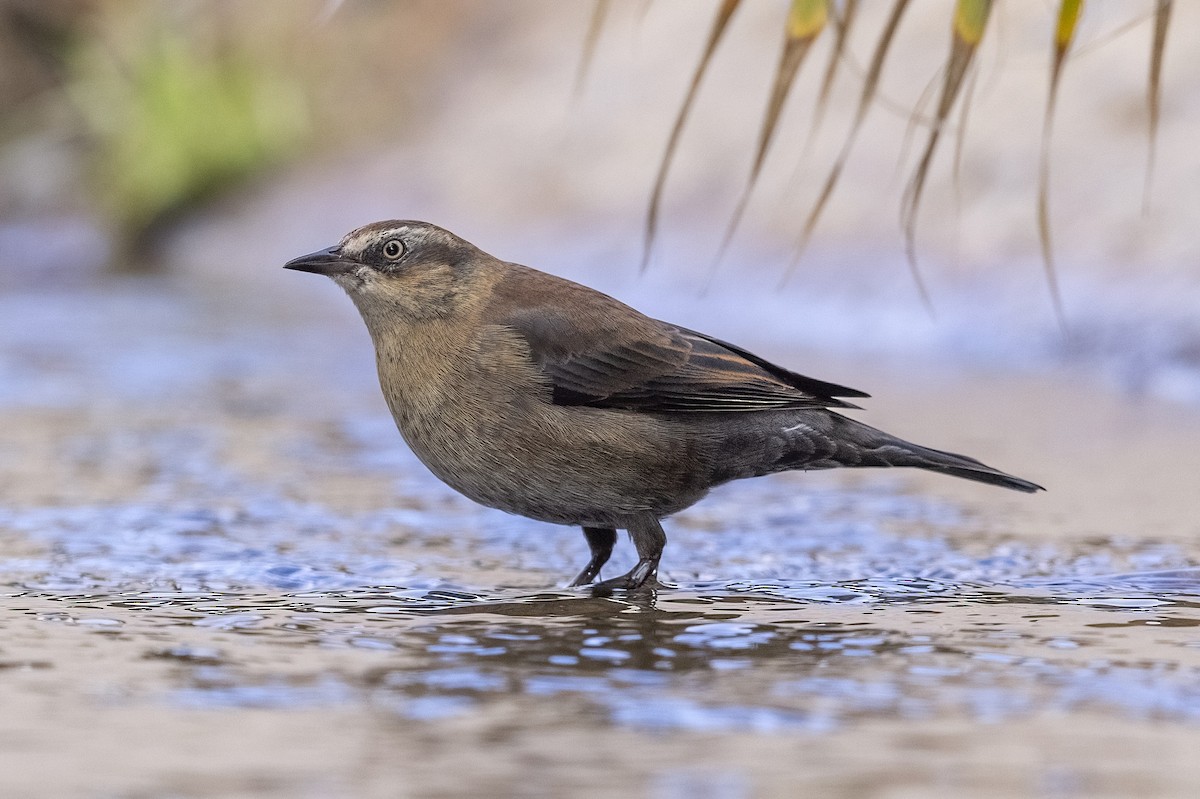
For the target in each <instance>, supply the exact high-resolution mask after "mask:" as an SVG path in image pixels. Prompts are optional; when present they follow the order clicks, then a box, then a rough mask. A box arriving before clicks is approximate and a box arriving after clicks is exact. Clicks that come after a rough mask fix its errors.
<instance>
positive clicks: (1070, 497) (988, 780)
mask: <svg viewBox="0 0 1200 799" xmlns="http://www.w3.org/2000/svg"><path fill="white" fill-rule="evenodd" d="M133 285H134V288H132V289H131V288H129V287H125V288H123V289H120V290H117V291H116V292H115V294H113V293H107V294H102V295H99V296H93V295H89V294H86V293H85V294H84V295H81V296H79V297H76V298H74V299H71V298H67V299H64V298H63V297H59V296H49V297H40V298H38V297H31V298H24V299H21V300H19V302H20V303H21V304H22V307H28V308H34V309H35V310H37V309H38V308H39V307H40V311H39V313H40V314H41V316H42V317H43V318H54V316H55V314H62V315H63V317H64V318H68V317H69V318H74V319H76V320H77V325H78V327H77V328H76V329H74V330H71V331H69V332H68V333H61V332H60V333H57V334H56V333H54V332H53V331H50V330H49V329H47V330H46V331H43V333H42V334H39V335H37V336H34V335H31V334H29V332H28V331H22V330H17V329H15V327H9V328H6V329H5V330H4V340H3V346H4V351H5V352H6V353H7V355H8V358H7V366H6V368H7V369H8V370H9V373H8V374H7V376H6V377H7V379H8V387H7V388H6V390H5V392H4V394H3V396H0V400H3V402H2V403H0V424H2V425H3V427H4V429H5V431H6V432H5V435H4V437H3V444H2V445H0V496H2V498H3V501H2V504H0V595H2V597H3V598H2V599H0V606H2V607H3V609H4V612H3V614H2V615H0V707H3V708H5V712H4V713H3V714H2V715H0V759H2V760H3V761H4V762H5V764H6V765H5V768H4V769H0V795H3V796H22V797H41V796H45V797H100V796H102V797H149V796H180V797H241V796H280V797H285V796H286V797H304V796H314V797H317V796H319V797H337V796H347V797H349V796H355V797H357V796H368V797H370V796H413V797H425V796H446V797H450V796H462V795H467V794H475V795H481V796H562V795H572V796H609V795H618V794H619V795H624V796H651V797H720V798H721V799H724V797H750V796H804V795H811V796H828V797H843V796H844V797H857V796H881V797H908V796H913V797H916V796H922V797H924V796H947V797H950V796H963V795H971V796H985V797H986V796H996V797H1000V796H1045V797H1075V796H1078V797H1109V796H1111V797H1124V796H1134V795H1136V796H1180V797H1183V796H1193V795H1195V794H1196V792H1197V791H1198V790H1200V765H1197V762H1196V758H1195V756H1194V753H1195V752H1196V751H1197V749H1198V747H1200V568H1198V567H1197V564H1200V537H1198V536H1197V530H1196V525H1195V522H1194V517H1195V513H1194V510H1195V507H1196V501H1195V499H1194V489H1193V488H1192V487H1191V482H1192V479H1191V476H1192V475H1195V474H1197V473H1200V469H1198V467H1200V462H1198V461H1200V455H1198V454H1197V453H1198V452H1200V447H1198V446H1197V444H1198V443H1200V414H1198V413H1197V412H1196V411H1195V410H1194V409H1191V408H1187V407H1183V406H1173V405H1170V404H1167V403H1163V402H1159V401H1152V400H1146V401H1137V400H1134V399H1131V398H1128V397H1123V396H1121V395H1118V394H1115V393H1113V392H1111V391H1109V390H1108V389H1107V388H1105V387H1104V386H1103V385H1101V384H1099V383H1096V382H1091V381H1089V380H1088V379H1086V378H1084V377H1081V376H1074V375H1061V376H1057V377H1051V376H1045V375H1031V374H1025V375H1012V374H1009V375H997V374H990V375H989V374H966V375H963V374H958V375H954V374H951V373H950V372H948V371H945V370H941V369H939V368H937V367H934V366H931V365H930V364H927V363H926V364H922V363H920V362H919V361H909V362H905V363H898V362H896V361H892V362H889V363H887V364H882V363H878V362H875V363H872V362H868V361H864V360H849V361H848V360H846V359H838V361H837V362H836V363H833V362H831V361H830V359H828V357H819V356H813V355H809V354H804V353H788V352H787V351H786V348H783V349H780V348H778V347H777V348H775V349H774V350H770V348H768V349H767V350H766V351H764V354H766V355H769V356H771V357H776V358H779V359H780V360H784V361H787V362H788V363H789V364H793V365H795V366H797V367H799V368H802V369H803V370H804V371H808V372H810V373H812V374H815V375H824V376H830V377H836V378H837V379H839V380H845V381H847V382H849V383H850V384H851V385H858V386H861V387H862V388H865V389H868V390H869V391H871V392H872V393H873V394H874V395H875V398H874V399H872V400H870V401H868V409H869V410H868V411H866V412H863V413H860V414H859V416H860V418H863V419H864V420H866V421H868V422H870V423H873V424H877V425H879V426H881V427H883V428H885V429H889V430H892V431H893V432H896V433H900V434H904V435H906V436H908V437H911V438H913V439H915V440H918V441H922V442H925V443H929V444H931V445H935V446H940V447H944V448H947V449H952V450H958V451H964V452H967V453H970V454H972V455H976V456H978V457H980V458H981V459H983V460H985V461H987V462H990V463H995V464H996V465H998V466H1001V467H1003V468H1006V469H1009V470H1011V471H1013V472H1015V473H1017V474H1020V475H1022V476H1027V477H1030V478H1032V479H1035V480H1038V481H1039V482H1042V483H1043V484H1045V485H1046V486H1047V487H1048V488H1049V489H1050V490H1049V491H1048V492H1047V493H1046V494H1044V495H1038V496H1033V497H1030V496H1025V495H1021V494H1016V493H1010V492H1003V491H999V490H995V489H991V488H989V487H985V486H978V485H973V484H969V483H965V482H962V481H954V480H951V479H947V478H941V477H938V476H935V475H924V474H921V473H914V472H861V473H848V472H839V473H825V474H807V475H797V474H792V475H781V476H777V477H774V478H770V479H765V480H759V481H753V482H747V483H740V484H736V485H733V486H728V487H725V488H723V489H721V490H718V491H716V492H714V494H713V495H712V496H711V497H710V498H709V499H708V500H706V501H705V502H704V503H701V504H700V505H698V506H696V507H695V508H693V509H691V510H689V511H687V512H685V513H682V514H680V515H679V516H678V517H676V518H674V519H673V520H671V521H670V522H669V524H668V535H669V539H670V543H669V545H668V549H667V553H666V560H665V563H664V573H663V579H664V580H665V581H666V582H667V583H668V585H667V586H666V587H664V588H663V589H662V590H661V591H659V592H658V593H657V595H656V596H654V597H652V598H647V599H638V600H632V599H621V598H613V599H595V598H591V597H589V596H587V594H586V593H585V592H577V591H566V590H564V589H562V588H561V586H562V584H563V583H564V582H565V581H566V580H567V578H568V577H569V576H570V575H571V574H573V572H574V570H575V569H576V568H577V567H578V566H579V565H580V563H581V562H582V560H583V559H584V556H585V547H584V544H583V541H582V537H581V536H580V535H579V534H578V532H577V531H573V530H568V529H565V528H555V527H551V526H547V525H539V524H535V523H533V522H528V521H525V520H522V519H518V518H515V517H509V516H505V515H503V514H499V513H495V512H492V511H485V510H482V509H479V508H476V507H475V506H473V505H471V504H470V503H469V502H466V501H465V500H462V499H460V498H458V497H456V496H455V495H454V494H453V493H452V492H450V491H449V490H448V489H446V488H444V487H443V486H441V485H440V484H439V483H437V482H436V481H435V480H434V479H433V478H431V477H429V476H428V475H427V473H425V472H424V470H423V469H422V468H421V467H420V466H419V465H418V464H416V462H415V461H414V460H413V459H412V457H411V455H409V454H408V453H407V452H406V451H405V449H404V447H403V445H402V443H401V442H400V439H399V436H398V435H396V434H395V433H394V431H393V430H392V429H391V425H390V420H389V419H387V417H386V415H385V413H384V410H383V407H382V402H381V401H380V399H379V397H378V395H377V391H378V389H377V387H376V386H375V384H374V376H373V375H372V374H371V372H370V356H369V353H367V352H358V350H356V349H354V348H355V347H358V346H359V345H361V344H362V343H363V342H362V341H361V340H360V339H359V338H358V336H359V334H360V331H358V330H357V329H356V328H350V327H344V328H343V327H341V326H340V323H336V324H335V323H333V322H328V321H327V322H322V323H320V324H314V325H311V326H309V327H307V328H304V329H300V328H295V329H286V330H282V331H274V332H266V331H263V330H257V329H254V328H246V327H244V326H243V327H239V326H238V325H229V324H226V323H224V322H223V323H221V324H214V321H213V320H212V319H211V318H210V317H208V316H206V315H205V314H204V313H203V312H201V311H198V310H197V309H196V308H195V307H192V306H190V305H187V304H183V305H180V304H179V301H178V300H177V299H171V298H170V297H169V296H168V295H166V294H159V293H156V292H159V289H157V288H154V287H153V286H151V288H149V289H148V288H146V287H145V286H140V285H139V284H133ZM129 291H133V292H135V294H137V296H133V295H130V296H125V295H123V294H122V292H129ZM146 291H149V292H150V294H151V295H152V296H151V299H152V300H153V302H150V303H149V307H152V308H153V307H157V306H155V305H154V302H160V303H161V304H162V310H161V316H156V315H155V314H154V313H150V314H148V315H147V317H146V318H145V319H142V320H131V319H129V318H124V319H122V320H120V322H119V323H117V322H115V321H113V311H114V309H117V310H119V309H120V308H122V307H124V306H123V305H122V303H135V302H136V303H142V304H145V303H146V302H147V298H146V297H145V296H143V295H142V294H141V293H142V292H146ZM6 302H7V303H8V306H9V307H8V308H7V310H8V311H10V313H9V314H8V318H9V319H14V318H15V316H14V313H12V312H13V310H14V308H16V303H17V302H18V300H8V301H6ZM39 303H40V306H39ZM73 303H78V304H79V306H78V307H76V305H74V304H73ZM89 304H91V305H95V304H100V305H102V306H104V307H106V308H108V311H107V312H105V313H97V314H95V315H94V317H89V316H88V315H87V314H86V313H84V312H82V311H81V310H80V308H82V307H84V306H87V305H89ZM117 316H120V314H117ZM89 319H90V321H89ZM338 331H340V332H338ZM64 342H67V343H71V342H85V343H82V344H75V345H73V346H66V345H65V344H64ZM350 352H352V353H354V354H353V355H347V354H346V353H350ZM180 364H182V365H183V366H180ZM629 549H630V547H629V546H628V544H627V542H624V541H622V542H621V543H620V544H619V547H618V550H619V551H618V556H617V558H616V561H617V562H616V563H615V564H614V567H613V568H624V567H626V566H627V565H628V564H629V563H630V553H629V551H628V550H629Z"/></svg>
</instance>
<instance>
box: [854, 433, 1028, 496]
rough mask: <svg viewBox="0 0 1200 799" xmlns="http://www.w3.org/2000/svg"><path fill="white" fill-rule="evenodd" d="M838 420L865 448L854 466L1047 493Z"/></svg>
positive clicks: (963, 457)
mask: <svg viewBox="0 0 1200 799" xmlns="http://www.w3.org/2000/svg"><path fill="white" fill-rule="evenodd" d="M837 418H839V419H842V420H844V421H845V422H847V423H848V425H849V428H850V429H851V430H852V431H853V432H852V434H851V436H850V438H851V440H852V441H854V443H855V444H857V445H858V446H859V447H860V448H861V449H860V450H859V452H858V456H859V458H860V462H859V463H857V464H853V465H857V466H911V467H914V468H917V469H926V470H928V471H931V472H941V473H942V474H949V475H953V476H954V477H961V478H963V479H965V480H975V481H976V482H979V483H988V484H989V485H994V486H1002V487H1003V488H1011V489H1013V490H1015V491H1025V492H1027V493H1030V494H1032V493H1034V492H1035V491H1045V489H1044V488H1043V487H1042V486H1040V485H1038V484H1037V483H1032V482H1030V481H1029V480H1022V479H1021V478H1020V477H1013V476H1012V475H1011V474H1005V473H1004V472H1002V471H1000V470H999V469H993V468H992V467H991V466H988V465H986V464H984V463H980V462H979V461H977V460H975V459H974V458H968V457H967V456H966V455H956V454H955V453H953V452H943V451H941V450H939V449H931V448H929V447H922V446H921V445H919V444H912V443H910V442H908V441H904V440H903V439H900V438H896V437H895V436H892V435H888V434H887V433H885V432H883V431H882V430H876V429H875V428H873V427H870V426H868V425H865V424H862V423H861V422H856V421H854V420H853V419H847V418H846V417H844V416H841V415H840V414H839V415H837ZM847 465H851V464H847Z"/></svg>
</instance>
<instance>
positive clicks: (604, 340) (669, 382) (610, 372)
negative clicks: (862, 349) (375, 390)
mask: <svg viewBox="0 0 1200 799" xmlns="http://www.w3.org/2000/svg"><path fill="white" fill-rule="evenodd" d="M566 286H569V287H570V288H569V289H566V288H563V287H562V286H561V285H560V286H559V288H558V290H557V291H556V292H555V293H554V294H553V295H552V296H542V297H539V296H537V295H538V294H539V293H540V292H538V291H533V292H527V293H524V294H523V296H522V297H521V301H519V302H507V303H503V305H504V306H507V308H508V309H509V310H508V311H507V312H505V313H503V315H502V316H503V318H501V319H496V320H495V321H497V322H499V323H500V324H502V325H504V326H505V327H508V328H510V329H512V330H515V331H516V332H517V333H518V334H519V335H520V336H521V338H523V339H524V341H525V343H526V344H527V345H528V346H529V353H530V357H531V358H532V360H533V362H534V364H535V365H536V367H537V368H538V369H539V371H540V372H541V374H542V375H543V376H544V378H545V379H546V380H547V381H548V382H549V384H550V386H551V389H552V391H553V400H554V402H555V404H558V405H587V406H592V407H602V408H621V409H625V410H636V411H644V412H746V411H763V410H780V409H794V408H854V407H857V406H855V405H851V404H850V403H848V402H845V401H843V400H840V399H836V398H837V397H865V396H867V395H866V394H864V393H863V392H861V391H856V390H855V389H851V388H846V387H845V386H839V385H836V384H834V383H826V382H824V381H821V380H814V379H813V378H810V377H805V376H804V375H800V374H796V373H795V372H791V371H788V370H786V369H783V368H782V367H779V366H776V365H775V364H772V363H770V362H769V361H766V360H764V359H762V358H760V357H758V356H757V355H754V354H752V353H750V352H747V351H746V350H744V349H741V348H740V347H736V346H734V345H732V344H728V343H726V342H723V341H721V340H719V339H715V338H712V337H710V336H706V335H704V334H702V333H697V332H695V331H692V330H688V329H686V328H682V327H676V326H675V325H671V324H668V323H666V322H660V321H658V320H655V319H651V318H649V317H647V316H643V315H642V314H640V313H638V312H637V311H634V310H633V309H631V308H629V307H628V306H626V305H624V304H622V303H620V302H618V301H617V300H614V299H612V298H611V297H608V296H607V295H604V294H600V293H599V292H594V291H592V290H591V289H587V288H585V287H582V286H577V285H576V284H572V283H566ZM564 292H566V293H567V294H568V295H570V296H569V298H568V297H564V296H562V294H563V293H564ZM531 295H532V296H531ZM513 299H516V297H515V296H514V298H513ZM538 300H541V301H540V302H539V301H538Z"/></svg>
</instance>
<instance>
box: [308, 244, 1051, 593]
mask: <svg viewBox="0 0 1200 799" xmlns="http://www.w3.org/2000/svg"><path fill="white" fill-rule="evenodd" d="M286 268H288V269H299V270H302V271H305V272H315V273H317V274H321V275H327V276H329V277H331V278H333V280H334V282H336V283H337V284H338V285H340V286H341V287H342V288H343V289H345V290H346V293H347V294H349V295H350V298H351V299H352V300H353V301H354V304H355V305H356V306H358V310H359V311H360V312H361V314H362V317H363V320H364V321H365V322H366V324H367V329H368V330H369V331H370V333H371V338H372V340H373V341H374V344H375V356H376V363H377V365H378V368H379V381H380V383H381V385H382V387H383V394H384V397H385V398H386V399H387V403H388V406H389V407H390V408H391V412H392V416H393V417H394V418H395V420H396V425H397V427H399V429H400V433H401V434H402V435H403V436H404V439H405V441H407V442H408V445H409V446H410V447H411V448H412V451H413V452H414V453H416V455H417V457H418V458H420V459H421V461H422V462H423V463H424V464H425V465H426V466H427V467H428V468H429V469H430V471H432V472H433V473H434V474H435V475H437V476H438V477H439V478H441V479H442V480H443V481H445V482H446V483H447V484H449V485H450V486H451V487H453V488H455V489H456V490H458V491H460V492H462V493H463V494H465V495H466V496H468V497H470V498H471V499H473V500H475V501H476V502H479V503H481V504H483V505H487V506H489V507H493V508H499V509H501V510H505V511H508V512H509V513H516V514H520V515H522V516H527V517H530V518H533V519H541V520H543V521H547V522H554V523H557V524H569V525H579V526H580V527H582V528H583V533H584V535H585V536H586V537H587V542H588V545H589V547H590V549H591V560H590V561H589V563H588V564H587V566H586V567H585V568H584V569H583V571H582V572H581V573H580V574H579V576H578V577H576V578H575V580H574V581H573V582H572V583H571V585H572V586H577V585H584V584H588V583H591V582H593V581H594V580H595V579H596V578H597V577H598V576H599V574H600V569H601V567H602V566H603V565H604V564H605V563H606V562H607V561H608V558H609V556H610V555H611V553H612V549H613V545H614V544H615V542H616V531H617V530H618V529H623V530H627V531H628V532H629V535H630V537H631V538H632V539H633V544H634V546H635V547H636V548H637V553H638V558H639V560H638V563H637V565H636V566H635V567H634V568H633V569H632V570H631V571H630V572H629V573H628V574H625V575H623V576H621V577H617V578H614V579H610V580H606V581H604V582H602V583H599V584H598V585H597V586H596V588H597V589H598V590H600V591H602V592H605V591H611V590H612V589H617V588H623V589H635V588H639V587H641V586H642V585H644V584H647V583H648V582H649V583H651V584H653V582H654V581H655V577H656V575H657V571H658V564H659V559H660V557H661V556H662V551H663V546H664V544H666V540H667V539H666V535H665V534H664V533H663V528H662V524H661V520H662V519H663V518H665V517H667V516H670V515H671V514H673V513H675V512H677V511H680V510H683V509H684V508H686V507H688V506H689V505H691V504H693V503H694V502H696V501H697V500H699V499H700V498H701V497H703V496H704V495H705V494H706V493H707V492H708V490H709V489H710V488H712V487H713V486H717V485H720V484H722V483H725V482H728V481H730V480H736V479H739V478H743V477H757V476H759V475H765V474H771V473H773V472H781V471H786V470H789V469H831V468H835V467H841V466H851V467H860V466H912V467H916V468H918V469H928V470H929V471H934V472H941V473H943V474H949V475H953V476H955V477H964V478H966V479H968V480H977V481H979V482H982V483H990V484H992V485H998V486H1003V487H1005V488H1012V489H1016V490H1018V491H1028V492H1033V491H1037V490H1039V489H1040V488H1041V486H1038V485H1036V484H1035V483H1031V482H1029V481H1028V480H1022V479H1020V478H1018V477H1013V476H1011V475H1008V474H1005V473H1003V472H1001V471H998V470H996V469H993V468H991V467H990V466H985V465H984V464H982V463H980V462H979V461H977V460H974V459H973V458H968V457H966V456H963V455H955V454H952V453H949V452H942V451H939V450H936V449H930V448H928V447H922V446H919V445H917V444H911V443H909V442H907V441H903V440H901V439H899V438H896V437H894V436H891V435H889V434H887V433H884V432H882V431H880V430H876V429H874V428H872V427H869V426H867V425H865V424H862V423H860V422H857V421H854V420H853V419H849V418H847V417H845V416H842V415H841V414H838V413H836V412H834V411H833V410H830V409H831V408H855V407H857V406H855V405H852V404H850V403H849V402H847V401H846V400H845V399H844V398H846V397H851V398H854V397H866V396H867V395H866V394H864V393H863V392H861V391H856V390H854V389H851V388H846V387H845V386H840V385H836V384H834V383H826V382H824V381H821V380H815V379H813V378H811V377H805V376H804V375H800V374H796V373H795V372H791V371H789V370H787V369H784V368H783V367H780V366H776V365H775V364H773V363H770V362H768V361H766V360H764V359H763V358H760V357H758V356H757V355H754V354H753V353H750V352H747V351H746V350H744V349H742V348H741V347H738V346H736V345H734V344H730V343H728V342H725V341H721V340H720V339H717V338H714V337H712V336H708V335H705V334H704V333H699V332H697V331H695V330H688V329H687V328H684V327H679V326H678V325H672V324H669V323H667V322H660V321H658V320H656V319H651V318H650V317H648V316H645V315H643V314H641V313H639V312H637V311H636V310H634V309H633V308H630V307H629V306H627V305H625V304H623V303H621V302H619V301H617V300H615V299H613V298H612V297H609V296H607V295H605V294H601V293H600V292H598V291H594V290H592V289H590V288H587V287H585V286H581V285H579V284H577V283H573V282H571V281H569V280H564V279H562V278H559V277H555V276H553V275H548V274H545V273H543V272H539V271H537V270H534V269H530V268H529V267H526V266H521V265H519V264H514V263H507V262H505V261H501V260H499V259H498V258H494V257H493V256H491V255H488V254H487V253H485V252H483V251H482V250H480V249H478V248H476V247H475V246H474V245H472V244H470V243H469V242H466V241H464V240H463V239H461V238H459V237H458V236H455V235H454V234H453V233H450V232H449V231H447V230H443V229H442V228H439V227H437V226H435V225H431V224H428V223H425V222H414V221H387V222H376V223H374V224H371V225H367V226H365V227H361V228H359V229H357V230H355V231H353V232H351V233H349V234H347V235H346V237H345V238H343V239H342V240H341V242H340V243H339V244H337V245H336V246H334V247H330V248H328V249H325V250H320V251H319V252H314V253H311V254H309V255H304V256H301V257H300V258H296V259H294V260H292V261H289V262H288V263H287V264H286Z"/></svg>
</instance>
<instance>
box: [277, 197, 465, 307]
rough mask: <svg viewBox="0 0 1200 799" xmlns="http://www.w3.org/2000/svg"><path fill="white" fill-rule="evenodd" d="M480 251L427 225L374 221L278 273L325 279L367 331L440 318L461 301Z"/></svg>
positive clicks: (424, 223)
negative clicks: (349, 304) (342, 292)
mask: <svg viewBox="0 0 1200 799" xmlns="http://www.w3.org/2000/svg"><path fill="white" fill-rule="evenodd" d="M479 256H483V258H485V259H486V258H487V256H486V255H484V254H483V253H482V252H481V251H480V250H478V249H477V248H476V247H474V246H473V245H471V244H470V243H468V242H466V241H464V240H463V239H460V238H459V237H458V236H455V235H454V234H453V233H451V232H450V231H448V230H443V229H442V228H440V227H438V226H436V225H431V224H429V223H428V222H413V221H396V220H391V221H387V222H374V223H372V224H370V225H365V226H363V227H360V228H358V229H357V230H353V231H351V232H350V233H347V234H346V235H345V236H344V237H343V238H342V240H341V241H340V242H338V244H336V245H335V246H333V247H328V248H326V249H324V250H317V251H316V252H312V253H309V254H308V255H302V256H300V257H299V258H293V259H292V260H291V261H288V262H287V263H286V264H284V269H297V270H299V271H302V272H313V273H315V274H318V275H326V276H328V277H330V278H332V279H333V281H334V282H335V283H337V284H338V285H339V286H341V287H342V288H343V289H345V290H346V293H347V294H349V295H350V298H351V299H352V300H354V304H355V305H357V306H358V309H359V311H360V312H361V313H362V315H363V318H364V319H365V320H366V322H367V324H368V326H371V325H372V324H373V323H375V322H377V321H382V320H409V321H415V320H419V319H425V318H433V317H444V316H447V315H448V314H450V313H451V312H452V311H453V309H454V307H455V306H456V304H457V303H458V302H459V301H460V300H461V298H462V295H463V293H464V291H465V289H466V288H467V284H468V283H469V281H470V278H471V276H472V274H473V271H474V269H475V267H476V265H477V264H478V262H479Z"/></svg>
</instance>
